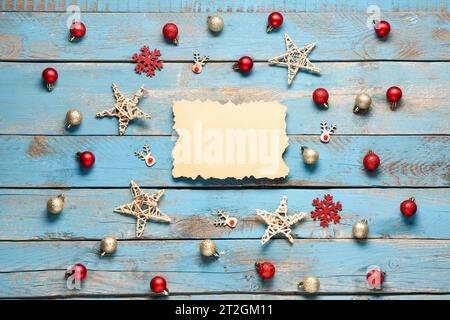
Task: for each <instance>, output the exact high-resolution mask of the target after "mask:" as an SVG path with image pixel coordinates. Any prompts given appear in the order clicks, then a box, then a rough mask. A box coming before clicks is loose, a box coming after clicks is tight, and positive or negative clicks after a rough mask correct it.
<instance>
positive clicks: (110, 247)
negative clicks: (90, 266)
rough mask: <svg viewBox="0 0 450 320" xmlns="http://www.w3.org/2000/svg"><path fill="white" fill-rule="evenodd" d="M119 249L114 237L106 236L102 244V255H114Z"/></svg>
mask: <svg viewBox="0 0 450 320" xmlns="http://www.w3.org/2000/svg"><path fill="white" fill-rule="evenodd" d="M116 249H117V240H116V238H114V237H111V236H106V237H104V238H103V239H102V242H101V243H100V255H102V256H104V255H105V254H111V253H114V252H115V251H116Z"/></svg>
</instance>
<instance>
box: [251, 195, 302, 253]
mask: <svg viewBox="0 0 450 320" xmlns="http://www.w3.org/2000/svg"><path fill="white" fill-rule="evenodd" d="M287 201H288V198H287V196H284V197H283V198H282V199H281V201H280V204H279V205H278V208H277V209H276V210H275V211H274V212H268V211H265V210H260V209H256V214H257V215H258V216H260V217H261V218H262V219H263V220H264V221H265V222H266V223H267V225H268V226H267V230H266V232H265V233H264V235H263V236H262V238H261V244H265V243H266V242H267V241H269V240H270V239H271V238H272V237H273V236H275V235H277V234H279V233H282V234H284V236H285V237H286V238H287V239H288V240H289V242H290V243H293V242H294V239H293V238H292V235H291V232H292V230H291V226H292V225H294V224H296V223H297V222H298V221H300V220H302V219H303V218H304V217H305V216H306V213H304V212H300V213H296V214H294V215H292V216H288V215H287V211H288V209H287Z"/></svg>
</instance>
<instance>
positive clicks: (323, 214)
mask: <svg viewBox="0 0 450 320" xmlns="http://www.w3.org/2000/svg"><path fill="white" fill-rule="evenodd" d="M323 198H324V200H319V198H316V199H314V200H313V203H312V205H313V206H314V207H316V210H314V211H311V218H313V219H314V220H317V219H320V225H321V226H322V227H324V228H325V227H328V222H330V221H333V222H334V224H336V223H338V222H339V221H340V220H341V216H340V215H339V213H338V211H342V204H341V203H340V202H339V201H338V202H336V203H334V202H333V196H331V195H329V194H327V195H325V196H324V197H323Z"/></svg>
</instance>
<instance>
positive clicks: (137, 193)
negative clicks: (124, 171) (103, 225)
mask: <svg viewBox="0 0 450 320" xmlns="http://www.w3.org/2000/svg"><path fill="white" fill-rule="evenodd" d="M130 184H131V194H132V195H133V201H131V202H130V203H127V204H124V205H121V206H119V207H117V208H115V209H114V212H118V213H125V214H129V215H132V216H135V217H136V219H137V221H136V237H137V238H140V237H141V236H142V234H143V233H144V229H145V225H146V223H147V220H148V219H151V220H154V221H162V222H170V217H169V216H168V215H166V214H165V213H162V212H161V211H160V210H159V208H158V201H159V199H160V198H161V196H162V195H163V194H164V190H159V191H158V192H156V193H154V194H152V195H149V194H148V193H145V192H143V191H142V190H141V188H139V187H138V185H137V184H136V182H134V181H133V180H131V182H130Z"/></svg>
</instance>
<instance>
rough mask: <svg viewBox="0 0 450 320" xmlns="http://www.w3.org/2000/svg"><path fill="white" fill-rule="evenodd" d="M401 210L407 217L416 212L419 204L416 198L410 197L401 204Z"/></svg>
mask: <svg viewBox="0 0 450 320" xmlns="http://www.w3.org/2000/svg"><path fill="white" fill-rule="evenodd" d="M400 211H401V212H402V214H403V215H404V216H405V217H411V216H413V215H415V214H416V211H417V204H416V199H414V198H409V199H408V200H405V201H403V202H402V203H401V204H400Z"/></svg>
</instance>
